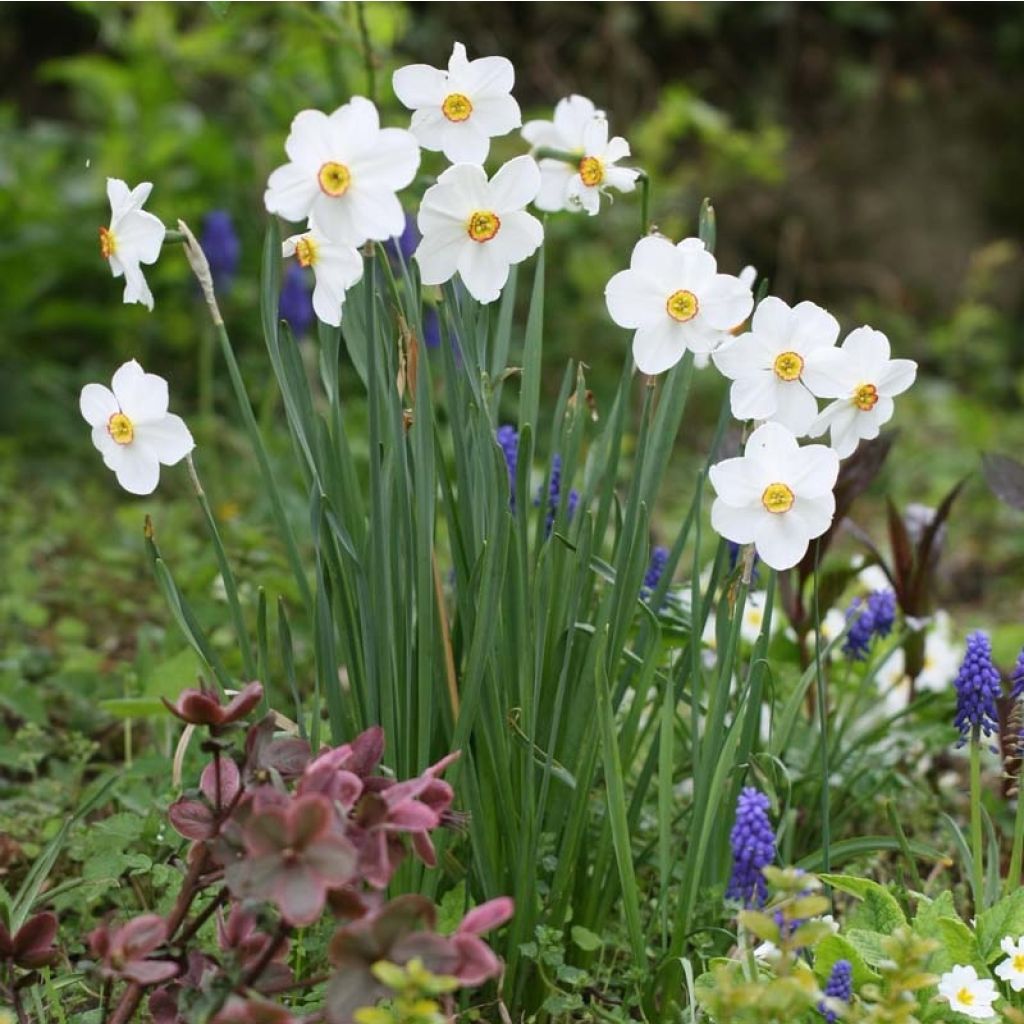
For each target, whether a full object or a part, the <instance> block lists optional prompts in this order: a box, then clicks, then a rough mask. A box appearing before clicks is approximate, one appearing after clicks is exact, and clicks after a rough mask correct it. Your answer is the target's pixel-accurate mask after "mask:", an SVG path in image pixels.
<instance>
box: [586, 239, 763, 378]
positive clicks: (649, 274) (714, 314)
mask: <svg viewBox="0 0 1024 1024" xmlns="http://www.w3.org/2000/svg"><path fill="white" fill-rule="evenodd" d="M604 297H605V302H606V303H607V305H608V312H609V314H610V315H611V318H612V319H613V320H614V321H615V322H616V323H617V324H618V325H619V326H620V327H628V328H633V329H635V330H636V334H635V335H634V336H633V359H634V360H635V362H636V365H637V368H638V369H639V370H640V372H641V373H647V374H656V373H663V372H664V371H665V370H668V369H670V368H671V367H673V366H675V364H676V363H678V362H679V360H680V359H682V357H683V353H684V352H685V351H686V350H687V349H690V350H691V351H692V352H696V353H702V352H711V351H713V350H714V349H716V348H717V347H718V346H719V345H720V344H721V343H722V342H723V341H724V340H725V339H726V338H727V337H728V334H729V332H730V331H731V330H732V329H733V328H734V327H738V326H739V325H740V324H741V323H743V321H744V320H746V318H747V315H748V314H749V313H750V310H751V307H752V306H753V305H754V297H753V295H752V294H751V291H750V288H749V286H747V285H744V284H743V283H742V282H741V281H740V279H739V278H737V277H733V276H732V275H730V274H719V273H718V264H717V263H716V262H715V257H714V256H712V255H711V253H709V252H708V251H707V249H706V248H705V247H704V243H703V242H702V241H701V240H700V239H699V238H687V239H684V240H683V241H682V242H680V243H679V244H678V245H673V244H672V242H670V241H669V240H668V239H667V238H665V237H663V236H662V235H648V236H647V237H646V238H641V239H640V241H639V242H637V243H636V245H635V246H634V247H633V255H632V257H631V259H630V262H629V270H621V271H619V273H617V274H616V275H615V276H614V277H613V278H612V279H611V280H610V281H609V282H608V284H607V286H606V287H605V290H604Z"/></svg>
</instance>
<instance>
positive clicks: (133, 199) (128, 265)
mask: <svg viewBox="0 0 1024 1024" xmlns="http://www.w3.org/2000/svg"><path fill="white" fill-rule="evenodd" d="M152 191H153V185H152V183H151V182H148V181H144V182H142V184H140V185H136V186H135V188H132V189H130V188H129V187H128V186H127V185H126V184H125V183H124V182H123V181H122V180H121V179H120V178H107V198H108V199H109V200H110V227H109V228H100V252H101V253H102V254H103V258H104V259H105V260H106V261H107V262H108V263H109V264H110V271H111V273H112V274H113V275H114V277H121V276H122V275H123V276H124V301H125V302H141V303H142V305H143V306H145V307H146V309H149V310H152V308H153V293H152V292H151V291H150V290H149V285H148V284H146V278H145V277H144V276H143V274H142V267H141V266H140V264H142V263H156V261H157V258H158V257H159V256H160V247H161V246H162V245H163V244H164V235H165V234H166V233H167V229H166V228H165V227H164V225H163V223H162V221H161V220H160V218H159V217H155V216H153V214H151V213H147V212H146V211H145V210H144V209H142V206H143V204H144V203H145V202H146V200H147V199H148V198H149V193H150V192H152Z"/></svg>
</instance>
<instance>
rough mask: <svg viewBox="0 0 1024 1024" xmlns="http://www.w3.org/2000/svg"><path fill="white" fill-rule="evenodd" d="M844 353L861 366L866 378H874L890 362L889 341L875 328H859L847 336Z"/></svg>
mask: <svg viewBox="0 0 1024 1024" xmlns="http://www.w3.org/2000/svg"><path fill="white" fill-rule="evenodd" d="M843 351H844V352H846V353H847V354H848V355H850V356H852V357H853V359H854V360H855V361H856V362H857V363H858V364H859V366H860V370H861V373H862V374H863V375H864V376H866V377H873V376H874V374H875V372H876V371H877V368H878V367H879V366H881V365H884V364H885V363H886V362H888V360H889V339H888V338H887V337H886V336H885V335H884V334H883V333H882V332H881V331H876V330H875V329H874V328H873V327H858V328H857V329H856V330H855V331H851V332H850V333H849V334H848V335H847V336H846V340H845V341H844V342H843Z"/></svg>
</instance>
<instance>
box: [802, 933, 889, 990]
mask: <svg viewBox="0 0 1024 1024" xmlns="http://www.w3.org/2000/svg"><path fill="white" fill-rule="evenodd" d="M837 960H848V961H849V962H850V965H851V967H852V968H853V987H854V988H855V989H856V988H859V987H860V986H861V985H866V984H868V983H870V982H876V981H879V980H880V978H881V975H879V974H878V972H877V971H875V970H873V969H872V968H871V967H870V966H869V965H868V962H867V961H866V960H865V959H864V957H863V956H862V955H861V952H860V950H859V949H858V948H857V947H856V946H855V945H854V944H853V943H852V942H851V941H850V940H849V939H847V938H846V937H845V936H843V935H829V936H827V937H826V938H824V939H822V940H821V942H819V943H818V945H817V946H815V948H814V972H815V974H817V975H818V977H819V978H821V979H822V980H825V979H826V978H827V977H828V976H829V974H830V973H831V972H832V967H833V966H834V965H835V962H836V961H837Z"/></svg>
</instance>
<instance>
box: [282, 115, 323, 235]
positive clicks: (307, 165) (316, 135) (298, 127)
mask: <svg viewBox="0 0 1024 1024" xmlns="http://www.w3.org/2000/svg"><path fill="white" fill-rule="evenodd" d="M284 151H285V152H286V153H287V154H288V159H289V160H290V161H291V162H292V163H294V164H298V165H299V167H300V168H302V169H303V170H304V171H305V172H306V173H307V174H310V173H312V174H313V175H315V174H316V172H317V170H319V168H320V167H321V166H322V165H323V164H325V163H327V161H328V160H332V159H336V154H333V153H332V152H331V146H330V128H329V119H328V117H327V115H326V114H325V113H324V112H323V111H322V110H300V111H299V112H298V113H297V114H296V115H295V117H294V118H292V124H291V128H290V130H289V132H288V138H287V139H286V140H285V143H284ZM288 219H289V220H292V219H293V218H291V217H289V218H288Z"/></svg>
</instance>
